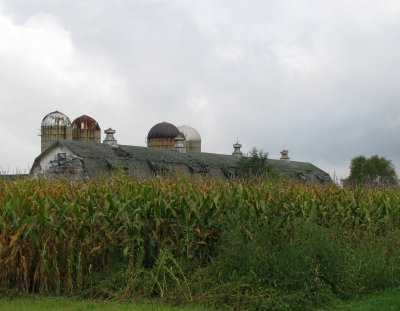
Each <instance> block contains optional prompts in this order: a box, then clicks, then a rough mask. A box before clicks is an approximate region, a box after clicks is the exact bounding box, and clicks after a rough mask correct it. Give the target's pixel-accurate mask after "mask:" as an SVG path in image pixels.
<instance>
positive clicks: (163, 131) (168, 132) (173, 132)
mask: <svg viewBox="0 0 400 311" xmlns="http://www.w3.org/2000/svg"><path fill="white" fill-rule="evenodd" d="M178 135H179V130H178V128H177V127H176V126H175V125H173V124H171V123H168V122H161V123H158V124H156V125H154V126H153V127H152V128H151V129H150V131H149V133H148V134H147V139H155V138H175V137H176V136H178Z"/></svg>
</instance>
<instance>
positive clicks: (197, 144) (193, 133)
mask: <svg viewBox="0 0 400 311" xmlns="http://www.w3.org/2000/svg"><path fill="white" fill-rule="evenodd" d="M178 130H179V132H181V133H182V134H183V136H184V137H185V147H186V152H188V153H190V152H201V136H200V134H199V132H198V131H197V130H196V129H195V128H193V127H191V126H188V125H181V126H178Z"/></svg>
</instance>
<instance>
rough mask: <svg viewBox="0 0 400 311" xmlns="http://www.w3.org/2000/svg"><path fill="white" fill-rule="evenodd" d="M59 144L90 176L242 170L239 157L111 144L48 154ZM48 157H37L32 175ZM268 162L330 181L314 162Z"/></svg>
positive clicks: (76, 145) (79, 145) (78, 145)
mask: <svg viewBox="0 0 400 311" xmlns="http://www.w3.org/2000/svg"><path fill="white" fill-rule="evenodd" d="M59 145H62V146H63V147H65V148H67V149H69V150H70V151H72V152H73V153H74V154H75V155H77V156H78V157H80V158H81V159H82V163H83V167H84V169H85V171H86V173H87V175H88V176H89V177H95V176H98V175H105V174H109V173H110V172H112V171H115V170H118V169H122V170H124V171H128V172H130V173H132V174H134V175H136V176H142V177H144V176H151V175H154V174H163V175H166V176H170V175H172V174H175V173H177V172H187V173H193V174H196V173H198V174H205V175H211V176H221V177H230V176H233V175H234V174H235V172H236V171H237V169H238V168H239V166H238V158H237V157H236V156H232V155H224V154H215V153H205V152H197V153H178V152H176V151H173V150H165V149H149V148H146V147H138V146H127V145H119V146H118V147H117V148H113V147H111V146H109V145H108V144H101V143H93V142H81V141H69V140H61V141H58V142H56V143H54V144H53V145H52V146H50V147H49V148H48V149H47V150H46V151H45V153H46V152H50V151H51V150H52V149H53V148H56V147H57V146H59ZM45 153H44V154H45ZM44 154H42V155H40V156H39V157H37V158H36V160H35V162H34V164H33V166H32V170H31V172H32V171H33V169H34V167H35V165H38V164H39V162H40V159H41V157H42V156H43V155H44ZM267 161H268V163H267V165H268V166H269V167H270V168H271V170H272V171H275V172H278V173H289V174H302V175H303V176H306V177H307V178H308V179H310V178H311V179H316V180H319V181H328V180H330V177H329V175H328V174H327V173H325V172H324V171H322V170H321V169H319V168H317V167H316V166H314V165H312V164H311V163H307V162H296V161H289V162H288V161H282V160H271V159H268V160H267Z"/></svg>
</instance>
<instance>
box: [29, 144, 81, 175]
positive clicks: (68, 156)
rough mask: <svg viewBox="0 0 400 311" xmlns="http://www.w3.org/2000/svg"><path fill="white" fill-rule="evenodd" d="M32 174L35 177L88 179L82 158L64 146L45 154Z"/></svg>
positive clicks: (34, 167)
mask: <svg viewBox="0 0 400 311" xmlns="http://www.w3.org/2000/svg"><path fill="white" fill-rule="evenodd" d="M31 174H33V175H35V176H43V175H45V176H63V175H65V176H68V177H75V178H85V177H87V174H86V172H85V170H84V168H83V161H82V158H80V157H78V156H77V155H76V154H74V153H73V152H71V151H70V150H69V149H68V148H65V147H64V146H62V145H60V146H59V147H58V148H54V149H50V150H49V151H48V152H46V153H44V154H43V157H41V159H40V161H39V162H38V163H37V164H36V165H34V166H33V167H32V170H31Z"/></svg>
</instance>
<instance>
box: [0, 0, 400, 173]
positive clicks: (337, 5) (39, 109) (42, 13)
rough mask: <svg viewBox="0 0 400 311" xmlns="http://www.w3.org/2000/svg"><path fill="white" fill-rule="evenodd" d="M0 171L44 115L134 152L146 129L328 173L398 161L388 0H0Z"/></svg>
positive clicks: (393, 7) (24, 159)
mask: <svg viewBox="0 0 400 311" xmlns="http://www.w3.org/2000/svg"><path fill="white" fill-rule="evenodd" d="M0 4H1V6H0V7H1V10H0V24H1V27H0V36H1V39H2V40H1V41H0V65H1V68H2V70H1V72H0V100H1V107H2V109H1V125H0V133H1V135H2V137H4V135H6V139H5V140H3V145H2V146H3V147H2V153H1V155H0V166H1V167H2V168H4V167H12V168H14V167H19V168H24V167H26V163H31V162H32V161H33V158H34V157H35V156H36V155H37V154H38V153H39V138H38V137H37V136H36V134H37V133H38V129H39V127H40V121H41V119H42V118H43V116H44V115H45V114H47V113H48V112H50V111H53V110H56V109H57V110H61V111H63V112H64V113H66V114H67V115H69V116H70V118H71V119H73V118H75V117H78V116H79V115H81V114H84V113H85V114H89V115H91V116H93V117H94V118H96V119H97V120H98V121H99V123H100V124H101V126H102V127H103V128H106V127H109V126H111V127H114V128H116V129H117V137H118V139H119V141H120V142H121V143H126V144H135V145H144V138H145V136H146V134H147V132H148V130H149V129H150V127H151V126H152V125H153V124H154V123H157V122H160V121H163V120H165V121H169V122H172V123H174V124H176V125H181V124H189V125H192V126H194V127H196V128H197V129H198V130H199V131H200V133H201V134H202V137H203V141H204V143H203V144H204V149H205V150H206V151H210V152H221V153H230V152H231V151H232V144H233V142H234V141H235V139H236V137H237V136H238V137H239V139H240V141H241V142H242V143H243V145H244V149H245V151H246V150H249V149H250V148H251V147H252V146H257V147H259V148H262V149H264V150H265V151H268V152H269V153H270V156H271V157H272V158H277V157H279V151H280V150H282V149H283V148H288V149H289V150H290V154H289V155H290V156H291V157H292V159H294V160H301V161H310V162H313V163H315V164H316V165H319V166H320V167H321V168H322V169H325V170H327V171H329V172H330V173H333V171H334V170H335V171H336V173H337V174H338V175H339V176H345V175H346V174H347V172H348V170H347V169H348V165H349V162H350V159H351V158H352V157H354V156H356V155H358V154H365V155H372V154H379V155H383V156H386V157H388V158H390V159H392V160H393V161H394V163H395V164H396V165H397V166H398V165H400V152H399V151H400V150H399V149H400V147H398V146H399V144H396V140H397V137H398V136H399V131H400V112H399V108H398V106H399V105H398V102H399V98H400V93H399V91H398V85H399V82H400V81H399V80H400V70H399V69H400V59H399V58H398V51H399V48H400V40H399V39H400V38H399V36H400V30H399V29H400V27H399V26H400V25H399V24H400V4H399V3H398V1H394V0H391V1H390V0H387V1H372V0H367V1H365V0H363V1H361V0H357V1H351V2H349V1H344V0H343V1H335V2H333V3H327V2H323V1H321V2H316V1H311V0H308V1H306V0H302V1H294V0H291V1H290V0H284V1H282V0H281V1H251V2H249V1H238V0H230V1H222V0H220V1H218V0H217V1H215V0H213V1H210V0H209V1H207V0H205V1H183V0H181V1H177V0H176V1H174V0H171V1H168V0H164V1H156V0H153V1H145V0H141V1H139V0H137V1H122V0H121V1H113V2H109V1H89V0H87V1H77V2H74V3H71V2H69V1H49V0H41V1H35V2H31V1H22V0H12V1H11V0H9V1H0Z"/></svg>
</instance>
